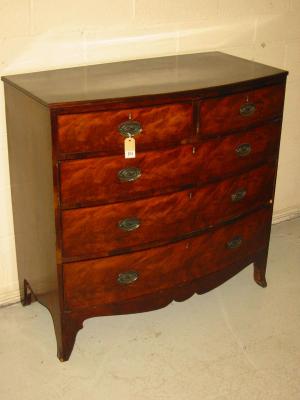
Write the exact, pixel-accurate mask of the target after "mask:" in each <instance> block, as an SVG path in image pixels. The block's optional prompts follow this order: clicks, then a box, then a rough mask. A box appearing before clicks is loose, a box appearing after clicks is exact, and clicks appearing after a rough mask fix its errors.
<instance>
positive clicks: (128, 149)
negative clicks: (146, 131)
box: [124, 137, 135, 158]
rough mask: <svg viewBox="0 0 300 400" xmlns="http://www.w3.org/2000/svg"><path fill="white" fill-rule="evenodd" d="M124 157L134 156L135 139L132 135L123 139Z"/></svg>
mask: <svg viewBox="0 0 300 400" xmlns="http://www.w3.org/2000/svg"><path fill="white" fill-rule="evenodd" d="M124 153H125V158H135V139H134V138H133V137H129V138H126V139H125V140H124Z"/></svg>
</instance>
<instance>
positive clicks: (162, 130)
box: [58, 103, 194, 154]
mask: <svg viewBox="0 0 300 400" xmlns="http://www.w3.org/2000/svg"><path fill="white" fill-rule="evenodd" d="M129 116H131V118H132V120H134V121H138V122H139V123H140V124H141V126H142V129H143V130H142V132H141V133H140V134H138V135H137V136H135V140H136V147H137V149H138V151H142V150H145V149H147V148H153V147H155V148H161V147H163V146H166V145H170V144H173V145H174V144H180V143H182V142H184V140H185V139H186V138H188V137H190V136H192V135H193V133H194V131H193V130H194V127H193V105H192V103H183V104H170V105H163V106H156V107H142V108H128V109H123V110H117V111H102V112H98V113H85V114H66V115H61V116H59V117H58V147H59V152H60V153H81V152H94V151H101V152H104V153H105V152H111V153H116V152H117V153H123V154H124V137H123V136H122V135H121V134H120V132H119V130H118V127H119V125H120V124H121V123H123V122H125V121H128V120H129Z"/></svg>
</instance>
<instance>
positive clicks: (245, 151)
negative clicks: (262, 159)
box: [235, 143, 252, 157]
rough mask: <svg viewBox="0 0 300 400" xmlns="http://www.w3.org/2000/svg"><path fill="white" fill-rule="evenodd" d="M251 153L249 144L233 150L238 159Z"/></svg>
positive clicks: (243, 144)
mask: <svg viewBox="0 0 300 400" xmlns="http://www.w3.org/2000/svg"><path fill="white" fill-rule="evenodd" d="M251 151H252V147H251V144H249V143H242V144H240V145H239V146H237V148H236V149H235V152H236V154H237V155H238V156H239V157H246V156H248V155H249V154H250V153H251Z"/></svg>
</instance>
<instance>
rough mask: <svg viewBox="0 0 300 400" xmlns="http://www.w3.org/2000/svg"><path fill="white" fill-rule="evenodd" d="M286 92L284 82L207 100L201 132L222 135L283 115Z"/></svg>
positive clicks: (202, 115) (203, 105) (203, 109)
mask: <svg viewBox="0 0 300 400" xmlns="http://www.w3.org/2000/svg"><path fill="white" fill-rule="evenodd" d="M284 91H285V87H284V85H275V86H270V87H264V88H262V89H256V90H251V91H248V92H242V93H238V94H233V95H230V96H224V97H219V98H215V99H207V100H204V101H203V102H202V103H201V105H200V132H201V134H204V135H220V134H223V133H226V132H228V131H232V130H236V129H240V128H245V127H247V126H249V125H251V124H254V123H257V122H260V121H262V120H265V119H269V118H272V117H275V116H278V115H281V114H282V112H283V102H284Z"/></svg>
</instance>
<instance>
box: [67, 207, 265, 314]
mask: <svg viewBox="0 0 300 400" xmlns="http://www.w3.org/2000/svg"><path fill="white" fill-rule="evenodd" d="M271 215H272V212H271V209H270V208H269V209H263V210H260V211H259V212H256V213H254V214H251V215H249V216H247V217H245V218H242V219H240V220H238V221H237V222H234V223H231V224H229V225H227V226H224V227H222V228H219V229H217V230H215V231H213V232H209V233H206V234H202V235H200V236H198V237H194V238H192V239H187V240H183V241H180V242H178V243H175V244H169V245H166V246H162V247H157V248H153V249H150V250H144V251H139V252H135V253H130V254H125V255H122V256H114V257H109V258H103V259H96V260H90V261H82V262H75V263H67V264H64V266H63V271H64V301H65V308H66V309H71V310H72V309H78V308H84V307H89V306H96V305H97V304H100V303H101V304H105V303H118V302H122V301H124V300H127V299H132V298H136V297H139V296H143V295H146V294H148V293H153V292H155V291H156V292H159V291H161V290H163V289H166V288H169V287H174V286H177V285H180V284H182V283H184V282H188V281H192V280H193V279H195V278H199V277H202V276H205V275H208V274H210V273H212V272H215V271H217V270H221V269H223V268H226V266H228V265H230V264H232V263H235V262H238V261H241V260H242V259H244V258H247V257H249V256H250V255H254V254H256V252H259V251H260V250H262V249H263V248H265V247H266V246H267V244H268V238H269V226H270V222H271Z"/></svg>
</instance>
